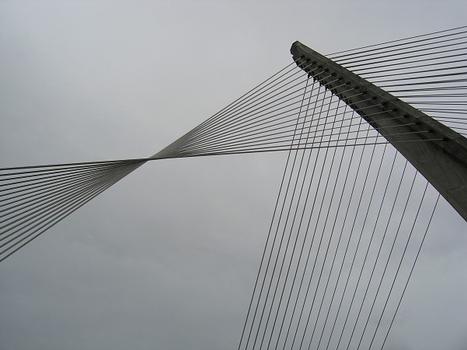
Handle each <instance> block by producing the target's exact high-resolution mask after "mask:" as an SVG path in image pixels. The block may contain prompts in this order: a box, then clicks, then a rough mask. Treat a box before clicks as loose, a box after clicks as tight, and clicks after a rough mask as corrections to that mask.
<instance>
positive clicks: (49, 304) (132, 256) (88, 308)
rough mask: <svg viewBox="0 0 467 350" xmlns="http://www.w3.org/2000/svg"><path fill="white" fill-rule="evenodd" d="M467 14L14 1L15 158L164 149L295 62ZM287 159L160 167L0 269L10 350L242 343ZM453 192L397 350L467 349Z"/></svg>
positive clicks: (140, 174)
mask: <svg viewBox="0 0 467 350" xmlns="http://www.w3.org/2000/svg"><path fill="white" fill-rule="evenodd" d="M465 24H467V2H466V1H464V0H459V1H454V0H449V1H428V0H419V1H401V0H397V1H395V0H393V1H384V2H383V1H374V0H365V1H283V2H276V1H271V0H270V1H264V2H263V1H248V2H247V1H218V0H217V1H214V0H212V1H187V0H184V1H97V0H94V1H63V0H60V1H46V0H43V1H21V0H14V1H4V0H0V118H1V119H0V120H1V128H0V165H1V167H6V166H15V165H18V166H19V165H27V164H42V163H60V162H70V161H86V160H101V159H115V158H118V159H121V158H125V157H141V156H148V155H151V154H154V153H155V152H156V151H158V150H159V149H161V148H163V147H164V146H166V145H167V144H168V143H170V142H172V141H173V140H174V139H175V138H177V137H178V136H180V135H181V134H183V133H184V132H186V131H188V130H189V129H191V128H192V127H194V126H195V125H197V124H198V123H200V122H201V121H203V120H204V119H205V118H207V117H208V116H209V115H210V114H212V113H214V112H215V111H216V110H218V109H220V108H221V107H223V106H224V105H225V104H227V103H228V102H229V101H231V100H233V99H234V98H236V97H237V96H239V95H240V94H242V93H243V92H244V91H246V90H248V89H249V88H250V87H252V86H253V85H255V84H256V83H257V82H259V81H260V80H262V79H263V78H265V77H267V76H268V75H270V74H271V73H273V72H274V71H275V70H277V69H279V68H281V67H282V66H284V65H285V64H287V63H289V62H290V54H289V47H290V44H291V43H292V42H293V41H295V40H300V41H302V42H303V43H305V44H307V45H309V46H311V47H313V48H315V49H316V50H318V51H320V52H323V53H326V52H332V51H338V50H342V49H346V48H352V47H357V46H362V45H366V44H371V43H375V42H380V41H385V40H390V39H396V38H400V37H404V36H408V35H416V34H421V33H427V32H430V31H435V30H440V29H445V28H449V27H454V26H459V25H465ZM283 162H284V154H261V155H248V156H223V157H214V158H199V159H181V160H164V161H158V162H152V163H150V164H146V165H145V166H143V167H142V168H140V169H138V170H137V171H136V172H134V173H132V174H131V175H130V176H128V177H127V178H125V179H124V180H123V181H122V182H120V183H118V184H117V185H116V186H114V187H113V188H111V189H110V190H108V191H107V192H105V193H104V194H103V195H101V196H100V197H98V198H97V199H95V200H94V201H92V202H91V203H89V204H87V205H86V206H85V207H83V208H81V209H80V210H79V211H78V212H76V213H75V214H73V215H72V216H71V217H70V218H68V219H66V220H65V221H64V222H62V223H60V224H59V225H57V226H56V227H55V228H53V229H52V230H50V231H49V232H47V233H46V234H44V235H43V237H41V238H40V239H38V240H37V241H34V242H33V243H32V244H30V245H29V246H28V247H27V248H25V249H23V250H22V251H20V252H19V253H17V254H16V255H14V256H13V257H12V258H11V259H9V260H7V261H6V262H4V263H2V264H1V266H0V349H1V350H3V349H5V350H10V349H24V350H27V349H44V350H55V349H57V350H59V349H60V350H62V349H80V350H85V349H112V350H119V349H122V350H123V349H203V350H211V349H235V348H236V346H237V343H238V340H239V336H240V331H241V326H242V324H243V323H242V322H243V319H244V317H245V313H246V309H247V305H248V301H249V297H250V294H251V291H252V287H253V282H254V276H255V274H256V271H257V266H258V263H259V258H260V251H261V249H262V245H263V242H264V240H265V237H266V233H267V228H268V224H269V219H270V216H271V214H272V209H273V204H274V198H275V196H276V191H277V188H278V183H279V180H280V176H281V168H282V167H283ZM466 295H467V232H466V224H465V222H464V221H463V220H462V219H461V218H460V217H459V216H458V215H457V214H455V213H454V212H453V211H452V210H451V209H450V208H449V207H448V205H447V204H445V202H444V201H443V202H442V203H441V204H440V208H439V212H438V215H437V218H436V220H435V222H434V223H433V227H432V230H431V232H430V235H429V237H428V240H427V242H426V245H425V247H424V250H423V255H422V257H421V259H420V261H419V265H418V266H417V269H416V273H415V277H414V279H413V283H412V284H411V285H410V289H409V291H408V294H407V298H406V299H405V302H404V305H403V308H402V309H401V312H400V314H399V318H398V322H397V323H396V325H395V327H394V330H393V332H392V334H391V339H390V341H389V344H388V345H389V346H388V348H397V349H404V350H405V349H427V350H428V349H433V350H434V349H453V350H465V349H466V348H467V332H466V331H467V299H466V297H465V296H466Z"/></svg>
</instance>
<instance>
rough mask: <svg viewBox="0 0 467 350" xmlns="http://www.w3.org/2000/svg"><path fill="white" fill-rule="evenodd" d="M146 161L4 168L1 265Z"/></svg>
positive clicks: (1, 178) (0, 205)
mask: <svg viewBox="0 0 467 350" xmlns="http://www.w3.org/2000/svg"><path fill="white" fill-rule="evenodd" d="M144 162H145V160H139V159H135V160H131V159H130V160H121V161H106V162H87V163H71V164H60V165H44V166H28V167H16V168H4V169H0V262H1V261H3V260H5V259H6V258H8V257H9V256H10V255H12V254H13V253H15V252H16V251H18V250H19V249H21V248H22V247H24V246H25V245H26V244H28V243H29V242H31V241H32V240H34V239H35V238H37V237H39V236H40V235H41V234H42V233H44V232H45V231H46V230H48V229H49V228H51V227H52V226H54V225H55V224H57V223H58V222H59V221H61V220H63V219H64V218H65V217H67V216H68V215H70V214H71V213H72V212H74V211H75V210H77V209H78V208H80V207H81V206H83V205H84V204H86V203H87V202H89V201H90V200H91V199H93V198H94V197H96V196H97V195H98V194H100V193H102V192H103V191H105V190H106V189H107V188H109V187H110V186H112V185H113V184H115V183H116V182H118V181H119V180H120V179H121V178H123V177H124V176H126V175H128V174H129V173H130V172H132V171H133V170H135V169H136V168H138V167H139V166H141V165H142V164H143V163H144Z"/></svg>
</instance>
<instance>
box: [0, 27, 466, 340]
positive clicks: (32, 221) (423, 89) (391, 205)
mask: <svg viewBox="0 0 467 350" xmlns="http://www.w3.org/2000/svg"><path fill="white" fill-rule="evenodd" d="M466 32H467V28H466V27H459V28H454V29H449V30H444V31H439V32H435V33H430V34H426V35H420V36H416V37H409V38H404V39H399V40H394V41H390V42H385V43H380V44H375V45H369V46H366V47H362V48H356V49H352V50H348V51H342V52H337V53H333V54H328V55H321V54H319V53H318V52H316V51H314V50H312V49H311V48H309V47H307V46H305V45H304V44H302V43H299V42H295V43H293V45H292V47H291V54H292V59H293V61H292V62H291V63H290V64H288V65H286V66H285V67H283V68H282V69H280V70H278V71H277V72H275V73H274V74H273V75H271V76H270V77H269V78H267V79H266V80H264V81H263V82H261V83H260V84H258V85H257V86H255V87H254V88H253V89H251V90H250V91H248V92H247V93H246V94H244V95H242V96H241V97H239V98H238V99H236V100H235V101H233V102H232V103H231V104H229V105H228V106H226V107H225V108H224V109H222V110H221V111H219V112H218V113H216V114H215V115H213V116H211V117H210V118H208V119H207V120H206V121H205V122H203V123H201V124H200V125H199V126H197V127H195V128H194V129H193V130H191V131H189V132H188V133H186V134H185V135H184V136H182V137H181V138H179V139H177V140H176V141H174V142H173V143H172V144H170V145H168V146H167V147H166V148H164V149H163V150H161V151H160V152H158V153H156V154H155V155H153V156H151V157H144V158H137V159H121V160H111V161H91V162H82V163H68V164H45V165H38V166H22V167H10V168H3V169H0V191H1V198H0V202H1V203H0V206H1V209H0V210H1V217H0V220H1V222H0V225H1V229H0V261H2V262H3V261H4V260H6V259H7V258H10V257H11V256H12V255H13V254H14V253H16V252H17V251H19V250H20V249H22V248H23V247H25V246H26V245H28V244H29V243H31V242H32V241H34V240H35V239H36V238H38V237H40V236H41V235H42V234H43V233H44V232H46V231H47V230H48V229H49V228H51V227H52V226H54V225H56V224H57V223H58V222H60V221H61V220H63V219H64V218H66V217H67V216H69V215H70V214H71V213H73V212H74V211H75V210H77V209H78V208H80V207H81V206H83V205H84V204H85V203H87V202H89V201H90V200H91V199H92V198H94V197H96V196H97V195H99V194H100V193H102V192H103V191H105V190H106V189H107V188H109V187H111V186H112V185H114V184H115V183H117V182H118V181H119V180H120V179H122V178H123V177H125V176H127V175H128V174H130V173H131V172H133V171H135V170H136V169H137V168H139V167H140V166H142V165H143V164H145V163H146V162H149V161H156V160H159V159H166V158H186V157H200V156H220V155H231V154H246V153H262V152H283V153H284V154H285V157H286V159H285V164H284V168H283V175H282V180H281V183H280V188H279V191H278V194H277V198H276V202H275V208H274V211H273V214H272V218H271V221H270V226H269V232H268V236H267V240H266V242H265V245H264V250H263V252H262V255H261V256H262V258H261V262H260V266H259V269H258V273H257V277H256V280H255V284H254V288H253V292H252V296H251V300H250V303H249V305H248V306H247V311H246V317H245V322H244V325H243V327H242V333H241V335H240V341H239V345H238V349H263V348H267V349H273V348H274V349H279V348H281V349H286V348H287V349H288V348H290V349H302V348H308V349H312V348H313V349H343V348H345V349H378V348H381V349H382V348H384V346H385V344H386V341H387V339H388V336H389V334H390V331H391V328H392V326H393V324H394V322H395V320H396V315H397V312H398V310H399V308H400V305H401V303H402V301H403V297H404V294H405V292H406V290H407V288H408V286H409V283H410V280H411V278H412V275H413V271H414V267H415V265H416V262H417V260H418V257H419V256H420V252H421V249H422V246H423V242H424V241H425V238H426V235H427V233H428V231H429V226H430V223H431V221H432V219H433V216H434V215H435V213H436V206H437V203H438V201H439V200H440V198H441V200H446V201H447V202H448V203H449V204H450V205H451V206H452V207H453V208H454V209H455V210H456V211H457V212H458V213H459V215H460V216H461V217H463V218H464V219H465V220H467V141H466V138H465V135H466V133H467V128H466V127H465V125H466V124H467V120H466V117H465V114H466V110H465V105H466V99H465V97H466V96H467V95H466V93H465V90H466V89H467V86H466V82H467V79H466V78H467V71H466V70H465V68H466V65H465V62H466V60H467V52H466V50H467V47H465V43H466V42H465V33H466ZM26 253H27V252H25V254H26ZM16 258H18V259H19V258H21V256H20V255H18V256H17V257H16ZM11 261H12V262H14V259H11ZM3 263H5V262H3Z"/></svg>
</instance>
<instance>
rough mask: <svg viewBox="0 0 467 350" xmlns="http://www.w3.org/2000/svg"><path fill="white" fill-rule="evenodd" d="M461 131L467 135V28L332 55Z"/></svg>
mask: <svg viewBox="0 0 467 350" xmlns="http://www.w3.org/2000/svg"><path fill="white" fill-rule="evenodd" d="M329 57H330V58H331V59H332V60H334V61H335V62H337V63H339V64H340V65H342V66H344V67H346V68H347V69H349V70H352V71H353V72H354V73H356V74H358V75H359V76H361V77H362V78H364V79H366V80H368V81H370V82H372V83H373V84H375V85H377V86H379V87H381V88H383V89H384V90H386V91H388V92H390V93H391V94H393V95H394V96H396V97H398V98H400V99H402V100H403V101H405V102H407V103H409V104H411V105H412V106H414V107H416V108H418V109H419V110H421V111H422V112H425V113H426V114H428V115H430V116H431V117H433V118H435V119H436V120H438V121H440V122H441V123H443V124H445V125H447V126H449V127H450V128H452V129H453V130H455V131H457V132H458V133H460V134H462V135H464V136H465V135H467V118H466V113H467V108H466V106H467V101H466V97H467V26H462V27H457V28H453V29H448V30H443V31H438V32H435V33H430V34H425V35H418V36H415V37H410V38H406V39H400V40H393V41H390V42H385V43H381V44H377V45H370V46H366V47H363V48H358V49H353V50H349V51H343V52H339V53H335V54H332V55H330V56H329Z"/></svg>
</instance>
